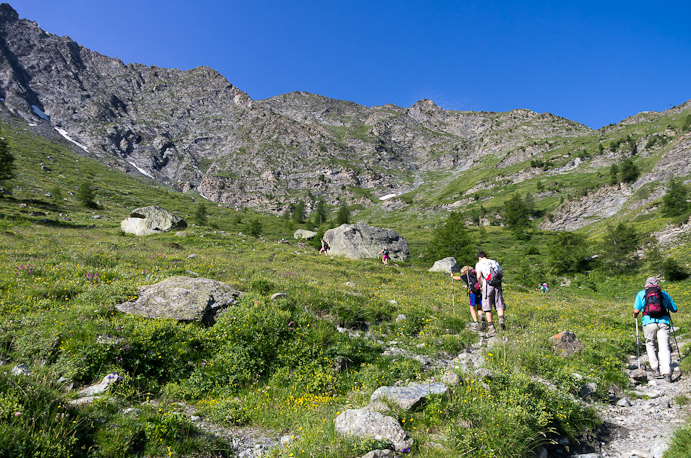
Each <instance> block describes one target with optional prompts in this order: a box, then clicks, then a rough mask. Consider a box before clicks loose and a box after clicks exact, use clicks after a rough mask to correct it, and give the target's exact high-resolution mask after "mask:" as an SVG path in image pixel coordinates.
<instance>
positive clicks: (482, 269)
mask: <svg viewBox="0 0 691 458" xmlns="http://www.w3.org/2000/svg"><path fill="white" fill-rule="evenodd" d="M475 270H476V271H477V275H478V280H479V282H480V286H481V288H482V311H483V312H485V316H486V317H487V327H488V329H487V331H488V334H489V335H494V334H495V333H496V330H495V328H494V322H493V318H494V317H493V316H492V306H494V308H495V309H496V310H497V315H498V316H499V327H500V328H501V329H502V331H503V330H504V329H506V323H505V322H504V310H506V304H505V303H504V294H503V292H502V288H501V282H502V279H503V278H504V272H503V271H502V270H501V267H500V266H499V263H498V262H497V261H495V260H494V259H487V254H486V253H485V252H484V251H479V252H478V253H477V264H475Z"/></svg>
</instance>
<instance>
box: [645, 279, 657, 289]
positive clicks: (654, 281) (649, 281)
mask: <svg viewBox="0 0 691 458" xmlns="http://www.w3.org/2000/svg"><path fill="white" fill-rule="evenodd" d="M653 285H657V278H655V277H648V279H647V280H646V281H645V287H646V288H647V287H648V286H653Z"/></svg>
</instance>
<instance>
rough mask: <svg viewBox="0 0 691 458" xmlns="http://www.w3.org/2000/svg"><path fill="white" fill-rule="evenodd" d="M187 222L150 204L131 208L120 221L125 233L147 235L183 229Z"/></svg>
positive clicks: (121, 228)
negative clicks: (128, 214) (126, 215)
mask: <svg viewBox="0 0 691 458" xmlns="http://www.w3.org/2000/svg"><path fill="white" fill-rule="evenodd" d="M186 227H187V223H186V222H185V220H184V219H182V218H179V217H177V216H175V215H173V214H172V213H170V212H169V211H167V210H164V209H163V208H161V207H157V206H150V207H142V208H137V209H135V210H132V212H131V213H130V216H129V218H127V219H124V220H123V221H122V222H121V223H120V230H122V232H124V233H126V234H134V235H149V234H156V233H159V232H168V231H172V230H180V229H185V228H186Z"/></svg>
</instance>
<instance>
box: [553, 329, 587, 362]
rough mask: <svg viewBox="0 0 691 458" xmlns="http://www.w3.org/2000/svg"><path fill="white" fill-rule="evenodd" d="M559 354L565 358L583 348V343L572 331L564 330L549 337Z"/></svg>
mask: <svg viewBox="0 0 691 458" xmlns="http://www.w3.org/2000/svg"><path fill="white" fill-rule="evenodd" d="M549 340H550V342H552V346H553V347H554V351H556V352H557V353H558V354H559V356H562V357H564V358H566V357H568V356H571V355H572V354H574V353H577V352H579V351H581V350H583V344H582V343H581V341H580V340H578V338H577V337H576V334H574V333H573V332H571V331H562V332H560V333H559V334H555V335H553V336H552V337H550V338H549Z"/></svg>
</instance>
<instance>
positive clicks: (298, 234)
mask: <svg viewBox="0 0 691 458" xmlns="http://www.w3.org/2000/svg"><path fill="white" fill-rule="evenodd" d="M316 236H317V233H316V232H314V231H308V230H305V229H298V230H297V231H295V233H294V234H293V238H295V239H297V240H311V239H313V238H315V237H316Z"/></svg>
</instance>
